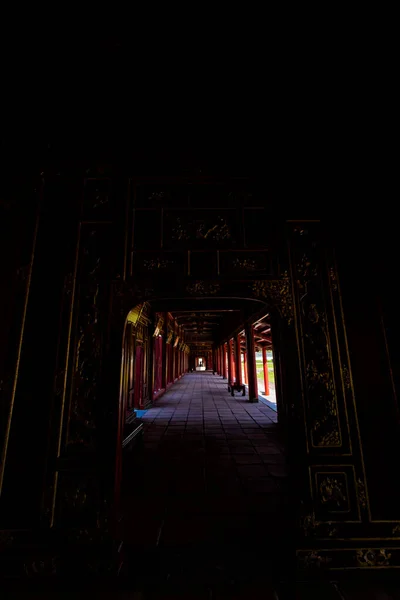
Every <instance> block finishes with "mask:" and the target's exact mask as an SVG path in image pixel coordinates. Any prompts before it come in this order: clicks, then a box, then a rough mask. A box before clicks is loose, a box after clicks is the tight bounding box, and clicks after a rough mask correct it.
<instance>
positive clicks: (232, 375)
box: [228, 340, 235, 382]
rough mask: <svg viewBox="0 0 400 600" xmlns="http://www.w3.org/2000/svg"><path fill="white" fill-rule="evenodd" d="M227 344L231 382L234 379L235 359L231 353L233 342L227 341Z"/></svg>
mask: <svg viewBox="0 0 400 600" xmlns="http://www.w3.org/2000/svg"><path fill="white" fill-rule="evenodd" d="M228 344H229V349H230V357H231V381H232V382H233V380H234V379H235V357H234V355H233V352H234V346H233V340H229V342H228Z"/></svg>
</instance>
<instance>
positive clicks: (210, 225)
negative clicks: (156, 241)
mask: <svg viewBox="0 0 400 600" xmlns="http://www.w3.org/2000/svg"><path fill="white" fill-rule="evenodd" d="M234 224H235V213H234V211H227V210H221V211H214V210H208V209H197V210H196V209H193V210H186V211H185V210H183V211H180V212H179V213H178V214H177V213H174V212H172V211H170V212H167V213H166V215H165V222H164V241H165V244H166V245H167V246H168V245H176V244H178V245H180V244H181V243H182V242H184V243H185V244H186V245H187V247H189V248H203V247H219V245H222V246H226V245H227V244H229V245H231V244H235V243H236V236H235V234H234V231H233V230H234Z"/></svg>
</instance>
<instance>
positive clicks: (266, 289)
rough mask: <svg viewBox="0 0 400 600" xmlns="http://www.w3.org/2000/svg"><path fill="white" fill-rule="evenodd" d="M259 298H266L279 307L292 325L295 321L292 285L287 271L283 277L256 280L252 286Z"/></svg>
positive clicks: (284, 317)
mask: <svg viewBox="0 0 400 600" xmlns="http://www.w3.org/2000/svg"><path fill="white" fill-rule="evenodd" d="M252 290H253V294H254V296H256V297H257V298H265V299H266V301H267V302H270V303H271V304H272V305H273V306H275V307H276V308H277V310H278V311H279V313H280V315H281V317H282V318H283V319H284V320H285V321H286V323H287V324H288V325H290V324H291V323H292V321H293V299H292V287H291V282H290V279H289V276H288V274H287V272H286V271H285V273H284V274H283V277H282V278H281V279H264V280H259V281H255V282H254V284H253V286H252Z"/></svg>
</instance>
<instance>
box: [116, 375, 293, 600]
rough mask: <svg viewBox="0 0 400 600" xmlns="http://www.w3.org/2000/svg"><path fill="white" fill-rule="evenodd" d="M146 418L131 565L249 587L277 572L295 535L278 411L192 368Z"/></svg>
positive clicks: (133, 481)
mask: <svg viewBox="0 0 400 600" xmlns="http://www.w3.org/2000/svg"><path fill="white" fill-rule="evenodd" d="M142 418H143V421H144V424H145V432H144V442H143V448H142V450H141V451H139V452H138V451H132V452H131V455H130V458H128V459H127V460H126V461H125V467H124V492H123V498H124V507H125V508H124V510H125V515H126V516H125V519H124V520H123V537H124V539H125V557H126V561H125V567H124V568H125V572H128V571H129V570H130V569H134V570H136V573H137V574H138V576H139V577H143V578H144V579H146V578H147V579H148V580H152V581H158V582H159V583H160V584H161V583H162V582H163V581H168V582H170V583H171V584H172V585H173V584H174V582H175V583H177V582H179V584H180V585H182V584H183V583H184V582H187V583H188V585H189V584H190V585H193V584H194V582H197V585H198V586H200V587H201V586H203V587H204V586H206V587H207V586H215V585H217V586H218V584H221V585H222V584H223V585H224V586H226V585H232V586H236V587H238V586H239V587H238V589H239V588H240V585H245V586H246V590H247V591H249V588H248V586H249V585H256V586H259V584H260V583H261V581H269V580H270V579H271V578H273V575H275V576H276V577H278V578H279V573H278V572H277V570H276V568H277V565H276V564H275V560H274V559H275V558H276V557H277V556H278V555H279V564H283V563H284V561H283V555H284V553H285V552H286V551H287V549H288V546H289V544H288V540H287V539H286V543H285V544H282V541H283V540H284V539H285V525H286V524H287V521H288V519H287V514H286V512H285V510H286V509H285V506H286V503H285V498H286V495H285V483H286V477H285V457H284V452H283V447H282V445H281V443H280V441H279V435H278V430H277V424H276V420H277V415H276V413H275V412H274V411H273V410H271V409H270V408H269V407H268V406H265V405H263V404H262V403H258V404H250V403H248V402H247V398H246V397H243V396H241V395H240V394H237V395H235V397H234V398H232V397H231V396H230V394H229V393H228V391H227V384H226V381H224V380H222V378H221V377H219V376H217V375H215V376H214V375H212V374H210V373H193V374H187V375H185V376H184V377H183V378H182V379H181V380H180V381H179V382H177V383H176V384H175V385H174V386H172V388H171V389H170V390H169V391H168V392H167V393H166V394H164V396H162V397H161V398H160V400H159V401H158V402H157V403H156V405H155V407H154V408H151V409H150V410H148V411H147V412H146V413H145V415H143V417H142ZM264 591H265V588H264ZM221 597H222V596H221ZM238 597H239V596H238ZM254 597H258V596H254ZM263 597H268V596H263ZM271 597H273V596H271Z"/></svg>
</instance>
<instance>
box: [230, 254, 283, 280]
mask: <svg viewBox="0 0 400 600" xmlns="http://www.w3.org/2000/svg"><path fill="white" fill-rule="evenodd" d="M219 273H220V275H221V276H223V277H231V278H234V279H236V278H237V279H242V278H243V277H245V278H253V279H255V278H261V277H266V276H270V275H272V274H273V266H272V264H271V259H270V255H269V253H268V252H267V251H252V250H250V251H247V250H242V251H224V250H221V251H220V253H219Z"/></svg>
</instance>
